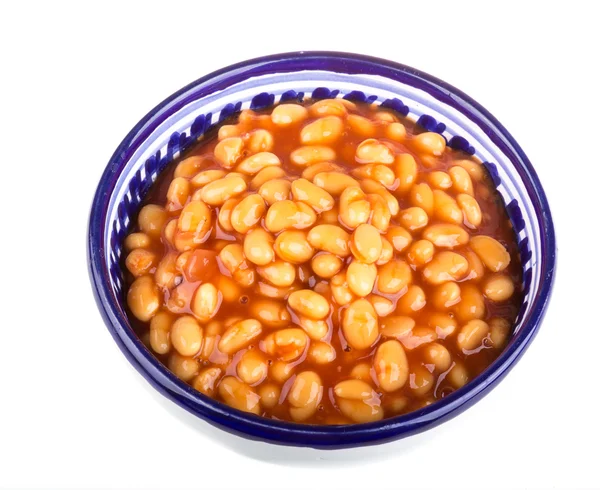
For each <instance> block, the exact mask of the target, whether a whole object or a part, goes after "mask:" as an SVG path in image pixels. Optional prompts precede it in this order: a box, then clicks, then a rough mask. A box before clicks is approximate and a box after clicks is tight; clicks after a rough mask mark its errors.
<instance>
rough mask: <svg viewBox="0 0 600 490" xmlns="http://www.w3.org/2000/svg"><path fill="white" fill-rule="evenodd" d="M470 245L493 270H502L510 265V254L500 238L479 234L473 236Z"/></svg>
mask: <svg viewBox="0 0 600 490" xmlns="http://www.w3.org/2000/svg"><path fill="white" fill-rule="evenodd" d="M469 245H470V247H471V248H472V249H473V251H474V252H475V253H476V254H477V255H478V256H479V258H480V259H481V260H482V262H483V263H484V264H485V266H486V267H487V268H488V269H489V270H491V271H492V272H500V271H503V270H504V269H506V268H507V267H508V264H509V263H510V255H509V253H508V252H507V251H506V249H505V248H504V246H503V245H502V244H501V243H500V242H499V241H498V240H496V239H494V238H492V237H489V236H485V235H479V236H475V237H473V238H471V242H470V244H469Z"/></svg>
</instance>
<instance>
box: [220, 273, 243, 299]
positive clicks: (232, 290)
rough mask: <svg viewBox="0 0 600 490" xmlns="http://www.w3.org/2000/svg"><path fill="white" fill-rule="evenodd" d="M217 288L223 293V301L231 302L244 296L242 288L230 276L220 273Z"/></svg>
mask: <svg viewBox="0 0 600 490" xmlns="http://www.w3.org/2000/svg"><path fill="white" fill-rule="evenodd" d="M215 283H216V286H217V289H218V290H219V291H220V292H221V294H222V295H223V301H227V302H229V303H233V302H237V301H238V300H239V298H240V296H242V290H241V288H240V287H239V286H238V283H237V282H235V281H234V280H233V279H231V278H230V277H227V276H224V275H222V274H219V276H218V279H217V280H216V281H215Z"/></svg>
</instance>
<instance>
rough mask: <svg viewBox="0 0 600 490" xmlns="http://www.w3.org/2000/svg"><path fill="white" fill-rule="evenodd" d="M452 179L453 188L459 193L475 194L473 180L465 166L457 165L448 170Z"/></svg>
mask: <svg viewBox="0 0 600 490" xmlns="http://www.w3.org/2000/svg"><path fill="white" fill-rule="evenodd" d="M448 173H449V174H450V178H451V179H452V188H453V189H454V190H455V191H456V192H457V193H459V194H467V195H469V196H472V195H473V181H472V180H471V176H470V175H469V172H467V171H466V170H465V169H464V168H463V167H460V166H455V167H452V168H450V170H448Z"/></svg>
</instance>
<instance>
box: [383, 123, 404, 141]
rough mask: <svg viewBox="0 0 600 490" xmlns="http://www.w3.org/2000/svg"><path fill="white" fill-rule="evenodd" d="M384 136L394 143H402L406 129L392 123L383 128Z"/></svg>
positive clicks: (399, 124) (401, 125) (402, 125)
mask: <svg viewBox="0 0 600 490" xmlns="http://www.w3.org/2000/svg"><path fill="white" fill-rule="evenodd" d="M385 136H386V138H389V139H391V140H394V141H404V140H405V139H406V128H405V127H404V124H401V123H399V122H393V123H391V124H389V125H388V126H387V127H386V128H385Z"/></svg>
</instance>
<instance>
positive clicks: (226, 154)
mask: <svg viewBox="0 0 600 490" xmlns="http://www.w3.org/2000/svg"><path fill="white" fill-rule="evenodd" d="M243 152H244V140H243V139H242V138H240V137H239V136H233V137H231V138H225V139H223V140H221V141H219V142H218V143H217V146H215V158H216V160H217V161H218V162H219V163H220V164H221V165H222V166H223V167H225V168H228V169H229V168H233V167H234V166H235V164H236V163H237V161H238V160H239V159H240V158H241V157H242V153H243Z"/></svg>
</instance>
